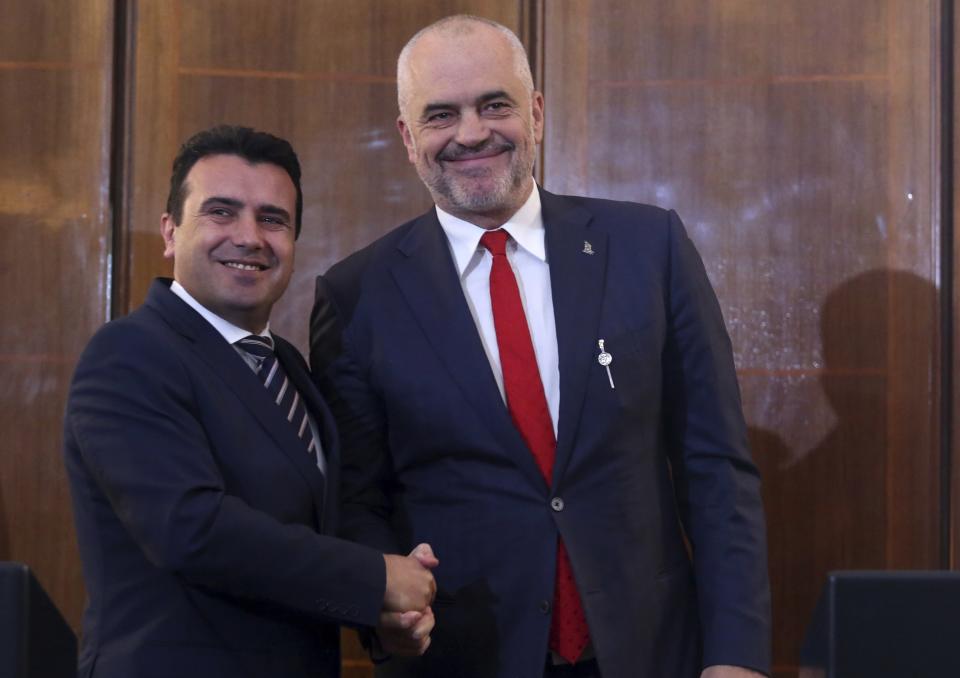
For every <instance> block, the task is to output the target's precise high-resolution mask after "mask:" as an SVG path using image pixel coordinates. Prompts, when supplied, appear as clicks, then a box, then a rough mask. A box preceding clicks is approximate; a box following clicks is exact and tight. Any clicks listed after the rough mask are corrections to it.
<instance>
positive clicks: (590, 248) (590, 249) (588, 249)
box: [583, 240, 596, 254]
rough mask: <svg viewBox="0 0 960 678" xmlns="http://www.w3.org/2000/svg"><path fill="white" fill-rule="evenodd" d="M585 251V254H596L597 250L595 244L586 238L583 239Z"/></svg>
mask: <svg viewBox="0 0 960 678" xmlns="http://www.w3.org/2000/svg"><path fill="white" fill-rule="evenodd" d="M583 253H584V254H596V252H594V251H593V245H591V244H590V241H589V240H584V241H583Z"/></svg>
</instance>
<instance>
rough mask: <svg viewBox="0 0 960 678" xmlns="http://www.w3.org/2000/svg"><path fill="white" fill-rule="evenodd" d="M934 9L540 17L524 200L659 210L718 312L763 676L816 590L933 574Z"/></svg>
mask: <svg viewBox="0 0 960 678" xmlns="http://www.w3.org/2000/svg"><path fill="white" fill-rule="evenodd" d="M938 7H939V5H938V4H936V3H932V2H908V1H907V0H887V1H884V2H880V1H878V2H870V3H862V2H858V1H855V0H844V1H838V0H815V1H811V2H804V3H771V2H765V1H764V0H742V1H737V2H722V3H703V2H699V1H696V0H671V1H667V0H647V1H645V2H638V3H626V2H619V1H616V0H592V1H590V2H568V3H547V4H546V5H545V12H546V14H545V17H544V26H545V28H544V36H545V37H544V40H545V49H544V54H545V64H544V73H545V75H544V81H545V84H544V87H545V90H546V115H547V120H546V138H545V141H544V165H543V172H544V179H545V183H546V185H547V187H548V188H551V189H554V190H559V191H561V192H565V191H570V192H577V193H586V194H589V195H594V196H601V197H611V198H617V199H624V200H636V201H641V202H651V203H654V204H660V205H663V206H666V207H673V208H676V209H677V210H678V211H679V212H680V214H681V216H682V217H683V218H684V220H685V223H686V225H687V228H688V230H689V231H690V234H691V237H692V238H693V239H694V241H695V242H696V243H697V245H698V247H699V249H700V251H701V254H702V255H703V257H704V260H705V263H706V266H707V269H708V273H709V275H710V277H711V280H712V281H713V282H714V284H715V286H716V289H717V293H718V296H719V297H720V301H721V305H722V306H723V310H724V315H725V317H726V319H727V323H728V326H729V329H730V333H731V337H732V339H733V344H734V351H735V359H736V364H737V367H738V371H739V375H740V381H741V387H742V391H743V399H744V407H745V412H746V416H747V419H748V423H749V425H750V427H751V441H752V444H753V449H754V456H755V458H756V459H757V462H758V464H759V465H760V467H761V470H762V472H763V475H764V480H765V486H764V498H765V502H766V505H767V510H768V518H769V533H770V567H771V575H772V585H773V603H774V628H775V645H774V651H775V662H776V664H777V672H778V675H783V676H786V675H796V668H795V665H796V663H797V660H798V656H797V654H798V649H799V643H800V640H801V638H802V635H803V632H804V629H805V626H806V623H807V621H808V619H809V617H810V613H811V612H812V610H813V606H814V603H815V601H816V596H817V594H818V591H819V589H820V586H821V585H822V583H823V580H824V575H825V574H826V572H827V571H829V570H832V569H842V568H930V567H937V566H938V565H939V562H940V553H939V544H938V536H939V535H938V531H939V529H940V525H941V522H940V521H941V516H940V513H939V502H940V493H939V483H940V468H939V463H940V459H939V455H940V450H939V435H940V431H941V428H940V421H939V402H940V391H939V374H940V369H941V366H940V364H939V351H940V345H939V331H940V330H939V324H940V321H941V319H940V315H939V309H938V303H939V301H938V296H937V288H938V286H939V285H940V284H941V280H940V278H939V276H940V266H939V260H938V256H939V242H940V235H941V233H940V224H939V222H938V205H939V203H938V190H937V188H938V185H937V181H938V175H937V174H936V167H937V162H938V158H939V136H938V135H939V128H938V127H937V126H936V125H934V123H933V121H935V120H936V113H937V111H938V107H939V99H938V94H939V92H938V88H937V78H938V77H939V74H938V72H937V71H936V69H935V64H936V63H937V54H938V50H939V48H940V46H939V42H938V32H937V26H938V24H937V22H938V18H939V17H938Z"/></svg>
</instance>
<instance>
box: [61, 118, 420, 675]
mask: <svg viewBox="0 0 960 678" xmlns="http://www.w3.org/2000/svg"><path fill="white" fill-rule="evenodd" d="M302 210H303V198H302V194H301V190H300V165H299V162H298V160H297V157H296V155H295V154H294V152H293V149H292V148H291V147H290V145H289V144H288V143H287V142H286V141H284V140H282V139H278V138H277V137H274V136H272V135H269V134H265V133H262V132H255V131H253V130H251V129H249V128H242V127H226V126H225V127H218V128H214V129H211V130H207V131H205V132H201V133H199V134H197V135H196V136H194V137H193V138H191V139H190V140H189V141H188V142H187V143H186V144H185V145H184V146H183V148H181V150H180V153H179V154H178V156H177V158H176V160H175V161H174V166H173V176H172V178H171V186H170V196H169V199H168V203H167V213H166V214H164V215H163V217H162V220H161V231H162V234H163V239H164V242H165V252H164V254H165V256H167V257H172V258H173V259H174V278H175V280H174V281H171V280H164V279H159V280H156V281H155V282H154V283H153V286H152V287H151V288H150V291H149V295H148V297H147V300H146V302H145V303H144V305H143V306H141V307H140V308H139V309H137V310H136V311H134V312H133V313H132V314H130V315H129V316H127V317H125V318H122V319H120V320H116V321H114V322H111V323H109V324H108V325H106V326H105V327H104V328H102V329H101V330H100V331H99V332H98V333H97V334H96V336H94V338H93V339H92V340H91V342H90V344H89V346H88V347H87V349H86V350H85V351H84V353H83V355H82V356H81V358H80V361H79V364H78V366H77V370H76V374H75V377H74V381H73V385H72V388H71V391H70V395H69V402H68V405H67V413H66V420H65V457H66V464H67V470H68V473H69V478H70V484H71V490H72V495H73V502H74V514H75V519H76V524H77V535H78V538H79V543H80V551H81V556H82V561H83V569H84V577H85V580H86V583H87V589H88V593H89V603H88V606H87V609H86V611H85V614H84V618H83V645H82V651H81V655H80V675H81V676H84V677H85V678H86V677H88V676H96V677H98V678H114V677H115V678H131V677H133V676H136V677H137V678H149V677H152V676H156V677H157V678H160V677H163V678H169V677H170V676H177V677H178V678H184V677H189V676H197V677H201V676H202V677H204V678H210V677H215V676H222V677H224V678H226V677H227V676H229V677H231V678H236V677H238V676H257V677H267V676H269V677H270V678H276V677H278V676H283V677H288V678H306V677H307V676H311V677H332V676H338V675H339V672H340V660H339V637H338V624H350V625H356V626H373V625H374V624H377V623H380V622H385V623H389V624H392V626H393V628H394V629H395V630H396V632H397V633H398V634H399V635H400V636H401V637H402V638H403V639H404V640H405V644H402V645H401V646H400V647H399V650H400V651H405V652H410V653H413V654H416V653H418V652H422V651H423V650H425V649H426V646H427V644H429V631H430V629H431V628H432V624H433V616H432V612H431V611H430V608H429V607H428V606H429V604H430V599H431V597H432V591H433V587H434V584H433V580H432V575H431V573H430V570H429V568H430V567H433V566H435V565H436V560H435V559H434V558H433V556H432V554H431V553H430V549H429V547H428V546H427V545H425V544H423V545H420V546H419V547H418V548H417V549H416V550H415V552H414V553H412V554H411V555H410V556H408V557H398V556H392V555H390V556H383V555H382V554H381V553H379V552H378V551H375V550H373V549H371V548H369V547H367V546H361V545H358V544H353V543H349V542H345V541H340V540H338V539H336V538H334V537H332V536H330V535H331V533H332V531H333V530H334V529H335V527H336V524H337V505H338V499H337V487H338V482H339V480H338V478H339V470H338V467H339V447H338V440H337V435H336V429H335V427H334V423H333V421H332V419H331V417H330V414H329V411H328V410H327V407H326V405H325V404H324V402H323V400H322V399H321V397H320V395H319V394H318V393H317V392H316V390H315V388H314V387H313V385H312V383H311V381H310V379H309V374H308V372H307V368H306V364H305V363H304V361H303V359H302V357H301V356H300V354H299V353H298V352H297V351H296V349H295V348H293V346H291V345H290V344H289V343H287V342H286V341H284V340H283V339H281V338H280V337H278V336H276V335H273V334H271V332H270V330H269V315H270V309H271V308H272V306H273V304H274V302H275V301H276V300H277V299H278V298H279V297H280V295H281V294H283V291H284V289H285V288H286V287H287V284H288V282H289V280H290V275H291V273H292V271H293V261H294V240H295V238H296V236H297V235H298V234H299V231H300V221H301V214H302Z"/></svg>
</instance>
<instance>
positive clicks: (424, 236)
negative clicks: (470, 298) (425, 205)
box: [391, 210, 543, 486]
mask: <svg viewBox="0 0 960 678" xmlns="http://www.w3.org/2000/svg"><path fill="white" fill-rule="evenodd" d="M397 249H398V250H399V252H398V256H397V257H396V258H395V260H394V262H393V264H392V266H391V272H392V274H393V277H394V280H395V281H396V283H397V286H398V287H399V288H400V291H401V293H402V294H403V296H404V299H406V301H407V304H408V306H409V307H410V310H411V312H412V314H413V316H414V318H415V319H416V321H417V323H418V324H419V325H420V327H421V329H422V330H423V332H424V334H425V335H426V337H427V341H428V342H430V345H431V347H432V348H433V350H434V351H435V352H436V354H437V356H438V358H439V359H440V363H441V364H442V365H443V366H444V368H445V369H446V370H447V372H448V373H449V374H450V376H451V377H452V378H453V380H454V381H455V382H456V383H457V385H458V386H459V387H460V390H461V392H462V393H463V395H464V397H465V398H466V399H467V401H468V402H469V403H470V404H471V405H472V406H473V407H474V409H475V410H476V411H477V413H478V414H479V415H480V419H481V421H483V422H486V423H487V429H488V430H489V431H490V432H491V434H492V435H493V436H494V438H496V440H497V442H498V443H499V445H500V447H501V448H502V449H503V450H505V451H506V452H507V454H508V455H509V456H511V457H512V458H513V459H514V461H515V463H516V464H517V465H518V466H519V467H520V468H521V469H522V470H523V471H524V472H525V473H526V474H527V475H528V476H529V477H530V478H531V479H532V481H533V482H535V483H538V484H539V485H541V486H542V485H543V476H542V475H541V474H540V471H539V469H537V465H536V462H535V461H534V459H533V455H532V454H531V453H530V451H529V450H528V449H527V446H526V444H525V443H524V442H523V438H521V437H520V433H519V432H518V431H517V429H516V427H515V426H514V425H513V421H512V420H511V419H510V414H509V412H508V411H507V407H506V405H505V404H504V402H503V398H502V397H501V396H500V390H499V389H498V388H497V382H496V380H495V379H494V376H493V372H492V370H491V368H490V362H489V361H488V360H487V354H486V352H484V350H483V344H482V343H481V342H480V335H479V333H478V332H477V326H476V324H475V323H474V320H473V316H471V315H470V310H469V308H468V307H467V303H466V299H464V296H463V288H462V287H461V285H460V279H459V277H458V276H457V271H456V268H455V266H454V263H453V256H452V255H451V253H450V247H449V245H448V243H447V240H446V236H445V235H444V233H443V229H442V228H441V226H440V222H439V221H438V220H437V216H436V212H435V211H433V210H430V212H428V213H427V214H425V215H424V216H422V217H420V219H418V220H417V222H416V223H415V224H414V226H413V227H412V228H411V230H410V232H409V233H408V234H407V236H406V237H405V238H404V239H403V240H402V241H401V242H400V243H399V245H398V246H397Z"/></svg>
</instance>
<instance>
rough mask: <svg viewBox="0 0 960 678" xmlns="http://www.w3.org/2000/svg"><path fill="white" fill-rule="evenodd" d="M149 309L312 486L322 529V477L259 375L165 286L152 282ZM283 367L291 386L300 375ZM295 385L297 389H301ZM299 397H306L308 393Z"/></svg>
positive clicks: (288, 361) (199, 316)
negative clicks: (173, 331)
mask: <svg viewBox="0 0 960 678" xmlns="http://www.w3.org/2000/svg"><path fill="white" fill-rule="evenodd" d="M146 303H147V305H148V306H153V307H154V308H155V309H157V310H158V311H159V312H160V314H161V315H162V316H163V317H164V319H166V321H167V322H168V323H169V324H170V326H171V327H173V328H174V330H176V331H177V332H178V333H179V334H181V335H182V336H183V337H184V338H185V339H186V340H187V345H188V347H189V348H190V350H191V351H192V352H193V353H194V355H195V356H196V357H197V358H198V359H199V360H201V361H203V362H204V363H206V364H207V365H208V366H209V367H210V369H211V371H212V372H213V373H214V374H216V375H217V377H219V378H220V379H221V380H222V381H223V383H224V384H225V385H226V386H227V387H228V388H229V389H230V390H231V391H233V392H234V394H235V395H236V396H237V399H238V400H239V401H240V402H241V403H243V404H244V405H245V406H246V408H247V409H248V410H249V412H250V414H251V415H253V417H254V418H255V419H256V420H257V421H258V422H259V423H260V425H261V426H262V427H263V428H264V430H266V432H267V433H268V434H269V435H270V437H271V438H273V440H274V442H276V444H277V448H278V449H279V450H280V451H281V452H282V453H283V454H284V456H286V458H287V459H288V460H289V461H290V462H291V463H292V464H293V465H294V466H295V467H296V468H297V470H298V471H299V472H300V475H301V476H302V477H303V479H304V481H305V482H306V483H307V484H308V485H309V486H310V489H311V496H312V497H313V503H314V512H315V515H316V517H317V525H318V527H319V526H320V525H321V522H322V520H321V516H322V515H323V500H322V498H323V496H324V489H323V478H322V475H321V474H320V473H319V471H318V469H317V467H316V464H315V463H314V462H312V461H311V460H310V456H309V455H308V454H307V453H306V452H305V451H304V447H303V443H302V441H301V440H300V439H299V438H298V437H297V435H296V432H295V431H294V429H293V426H291V425H290V423H289V422H288V421H287V420H286V419H285V418H284V416H283V413H282V412H281V411H280V408H278V407H277V405H276V403H274V402H273V401H272V400H271V399H270V397H269V394H268V392H267V389H265V388H264V386H263V383H262V382H261V381H260V379H259V378H258V377H257V375H256V374H254V372H253V370H251V369H250V368H249V366H247V364H246V363H245V362H244V361H243V358H241V357H240V355H239V354H238V353H237V351H236V349H234V348H233V347H232V346H230V344H228V343H227V342H226V341H225V340H224V338H223V336H222V335H221V334H220V333H219V332H217V331H216V330H215V329H214V328H213V326H212V325H210V323H208V322H207V321H206V320H205V319H204V318H203V317H202V316H201V315H200V314H198V313H197V312H196V311H194V310H193V309H192V308H190V307H189V306H187V304H185V303H184V302H183V300H181V299H180V298H178V297H177V296H176V295H175V294H173V293H172V292H171V291H170V289H169V286H168V284H167V283H164V282H162V281H160V280H157V281H154V283H153V286H151V288H150V292H149V295H148V296H147V301H146ZM281 343H285V342H281ZM281 364H282V365H283V367H284V369H288V370H289V371H288V375H289V376H290V377H291V380H294V379H295V377H294V375H295V374H297V373H298V372H299V371H300V370H298V369H296V368H294V367H290V368H288V365H290V360H289V356H287V359H286V360H285V359H284V358H283V356H281ZM295 383H297V382H296V381H295ZM297 385H298V388H299V386H300V384H299V383H298V384H297ZM300 393H301V395H303V393H304V391H301V392H300ZM318 423H319V422H318Z"/></svg>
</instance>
